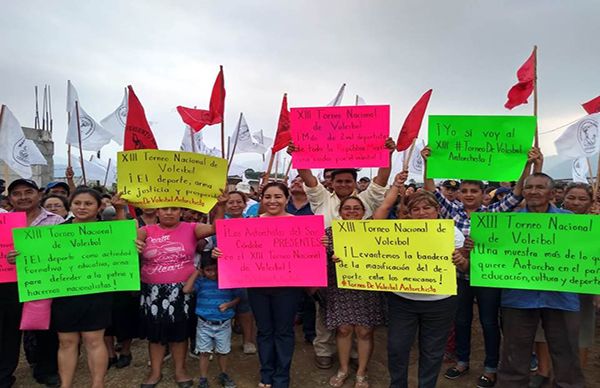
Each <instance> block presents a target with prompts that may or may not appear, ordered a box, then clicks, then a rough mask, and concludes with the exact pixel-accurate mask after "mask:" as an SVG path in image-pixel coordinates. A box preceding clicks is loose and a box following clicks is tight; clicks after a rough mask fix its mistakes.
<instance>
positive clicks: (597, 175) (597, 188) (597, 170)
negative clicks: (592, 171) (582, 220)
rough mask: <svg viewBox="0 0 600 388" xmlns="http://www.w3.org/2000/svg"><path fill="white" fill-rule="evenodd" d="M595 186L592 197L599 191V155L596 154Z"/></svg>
mask: <svg viewBox="0 0 600 388" xmlns="http://www.w3.org/2000/svg"><path fill="white" fill-rule="evenodd" d="M595 186H596V187H595V188H594V198H596V197H597V196H598V191H600V155H598V166H597V167H596V185H595Z"/></svg>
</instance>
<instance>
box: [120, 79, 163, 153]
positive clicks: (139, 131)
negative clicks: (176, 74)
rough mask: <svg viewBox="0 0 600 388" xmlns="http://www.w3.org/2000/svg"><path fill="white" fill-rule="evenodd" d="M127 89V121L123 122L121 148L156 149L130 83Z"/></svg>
mask: <svg viewBox="0 0 600 388" xmlns="http://www.w3.org/2000/svg"><path fill="white" fill-rule="evenodd" d="M127 88H128V89H129V97H128V99H127V101H128V104H129V107H128V110H127V121H126V123H125V141H124V142H123V150H124V151H130V150H145V149H154V150H155V149H158V145H157V144H156V140H155V139H154V134H152V129H150V125H149V124H148V120H146V114H145V113H144V107H143V106H142V104H140V100H138V98H137V96H136V95H135V92H134V91H133V88H132V87H131V85H129V86H127Z"/></svg>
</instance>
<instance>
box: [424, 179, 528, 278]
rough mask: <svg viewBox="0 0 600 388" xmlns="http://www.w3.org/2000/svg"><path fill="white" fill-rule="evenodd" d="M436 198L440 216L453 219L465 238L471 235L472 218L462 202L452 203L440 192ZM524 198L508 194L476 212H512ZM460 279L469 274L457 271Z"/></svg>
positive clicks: (482, 206) (467, 276)
mask: <svg viewBox="0 0 600 388" xmlns="http://www.w3.org/2000/svg"><path fill="white" fill-rule="evenodd" d="M434 195H435V198H436V199H437V201H438V203H439V204H440V215H441V216H442V218H451V219H453V220H454V225H455V226H456V227H457V228H458V229H459V230H460V231H461V232H462V234H463V235H464V236H465V237H469V236H470V235H471V217H470V216H469V213H467V211H466V210H465V206H464V205H463V204H462V203H460V202H451V201H449V200H448V199H446V197H444V196H443V195H442V193H440V192H439V191H438V190H436V191H435V192H434ZM522 200H523V197H522V196H520V195H515V194H514V193H513V192H512V191H511V192H510V193H508V194H507V195H506V196H504V198H502V200H501V201H498V202H496V203H492V204H490V205H488V206H484V205H481V206H479V208H478V209H477V210H475V211H476V212H487V213H496V212H511V211H513V210H514V209H515V208H516V207H517V206H519V204H520V203H521V201H522ZM456 273H457V275H458V277H459V278H460V279H469V274H467V273H463V272H461V271H458V270H457V271H456Z"/></svg>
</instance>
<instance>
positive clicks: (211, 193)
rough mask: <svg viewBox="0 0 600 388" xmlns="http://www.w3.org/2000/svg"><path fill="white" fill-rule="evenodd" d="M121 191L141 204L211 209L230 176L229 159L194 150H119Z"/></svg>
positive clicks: (131, 201) (142, 205)
mask: <svg viewBox="0 0 600 388" xmlns="http://www.w3.org/2000/svg"><path fill="white" fill-rule="evenodd" d="M117 160H118V162H117V175H118V179H117V181H118V186H119V191H120V192H122V193H123V194H122V197H123V198H124V199H126V200H127V202H129V203H130V204H131V205H133V206H137V207H140V208H160V207H169V206H173V207H183V208H188V209H194V210H197V211H200V212H203V213H208V212H209V211H210V209H212V208H213V206H215V204H216V203H217V197H218V196H219V194H220V190H221V189H223V187H224V185H225V181H226V179H227V161H226V160H225V159H221V158H215V157H213V156H208V155H203V154H196V153H192V152H179V151H162V150H137V151H124V152H119V153H118V159H117Z"/></svg>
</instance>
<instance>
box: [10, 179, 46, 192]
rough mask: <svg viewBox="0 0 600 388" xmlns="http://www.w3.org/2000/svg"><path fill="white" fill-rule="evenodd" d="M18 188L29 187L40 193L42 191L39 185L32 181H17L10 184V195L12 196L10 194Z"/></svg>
mask: <svg viewBox="0 0 600 388" xmlns="http://www.w3.org/2000/svg"><path fill="white" fill-rule="evenodd" d="M17 186H28V187H31V188H32V189H35V190H38V191H39V189H40V188H39V187H38V185H37V183H35V181H33V180H31V179H15V180H14V181H12V182H10V185H8V193H9V194H10V192H11V191H13V190H14V189H15V187H17Z"/></svg>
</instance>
